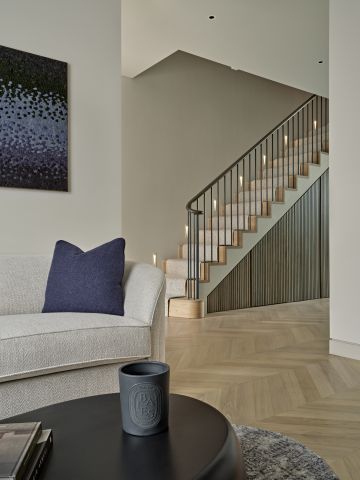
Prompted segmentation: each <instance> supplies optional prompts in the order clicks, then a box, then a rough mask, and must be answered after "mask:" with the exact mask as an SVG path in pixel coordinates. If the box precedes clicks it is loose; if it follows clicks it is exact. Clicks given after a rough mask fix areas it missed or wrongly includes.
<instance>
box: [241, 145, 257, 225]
mask: <svg viewBox="0 0 360 480" xmlns="http://www.w3.org/2000/svg"><path fill="white" fill-rule="evenodd" d="M255 151H256V150H255ZM248 176H249V180H248V197H249V213H248V215H247V217H248V218H249V216H250V217H251V211H252V205H251V153H249V158H248ZM255 208H256V207H255ZM247 227H249V222H248V224H247ZM244 229H245V217H244Z"/></svg>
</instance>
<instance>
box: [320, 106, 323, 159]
mask: <svg viewBox="0 0 360 480" xmlns="http://www.w3.org/2000/svg"><path fill="white" fill-rule="evenodd" d="M320 128H321V130H320V151H322V149H323V97H320Z"/></svg>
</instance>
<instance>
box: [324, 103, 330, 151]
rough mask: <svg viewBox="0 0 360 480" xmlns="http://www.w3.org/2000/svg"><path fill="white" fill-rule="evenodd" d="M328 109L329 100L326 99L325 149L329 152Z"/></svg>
mask: <svg viewBox="0 0 360 480" xmlns="http://www.w3.org/2000/svg"><path fill="white" fill-rule="evenodd" d="M328 108H329V99H328V98H325V144H326V145H325V149H326V151H328V145H329V128H328V123H329V115H328Z"/></svg>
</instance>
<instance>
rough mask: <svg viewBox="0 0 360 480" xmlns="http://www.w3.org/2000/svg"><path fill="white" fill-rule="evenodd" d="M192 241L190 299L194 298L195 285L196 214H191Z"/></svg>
mask: <svg viewBox="0 0 360 480" xmlns="http://www.w3.org/2000/svg"><path fill="white" fill-rule="evenodd" d="M192 217H193V224H194V225H193V241H192V250H193V251H192V258H193V264H194V265H193V274H194V279H193V281H192V298H195V283H196V214H193V216H192Z"/></svg>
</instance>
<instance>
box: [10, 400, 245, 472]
mask: <svg viewBox="0 0 360 480" xmlns="http://www.w3.org/2000/svg"><path fill="white" fill-rule="evenodd" d="M6 421H7V422H8V421H11V422H33V421H41V422H42V425H43V428H44V429H46V428H51V429H52V430H53V434H54V447H53V449H52V451H51V453H50V455H49V458H48V460H47V462H46V464H45V465H44V468H43V472H42V475H41V479H43V480H65V479H66V480H67V479H69V480H70V479H71V480H83V479H84V480H85V479H86V480H92V479H94V480H95V479H96V480H98V479H104V480H120V479H121V480H143V479H144V480H155V479H156V480H165V479H166V480H190V479H209V480H245V479H246V475H245V471H244V466H243V461H242V456H241V452H240V448H239V444H238V440H237V438H236V436H235V433H234V431H233V429H232V427H231V425H230V424H229V422H228V421H227V420H226V418H225V417H224V416H223V415H222V414H221V413H220V412H218V411H217V410H215V409H214V408H213V407H211V406H210V405H207V404H206V403H203V402H200V401H199V400H195V399H193V398H190V397H185V396H182V395H170V418H169V430H168V432H165V433H161V434H158V435H154V436H150V437H135V436H132V435H128V434H126V433H123V431H122V428H121V413H120V400H119V395H118V394H111V395H100V396H96V397H88V398H82V399H79V400H72V401H70V402H64V403H59V404H56V405H51V406H49V407H45V408H41V409H39V410H34V411H32V412H29V413H26V414H23V415H18V416H16V417H12V418H11V419H7V420H6Z"/></svg>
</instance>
